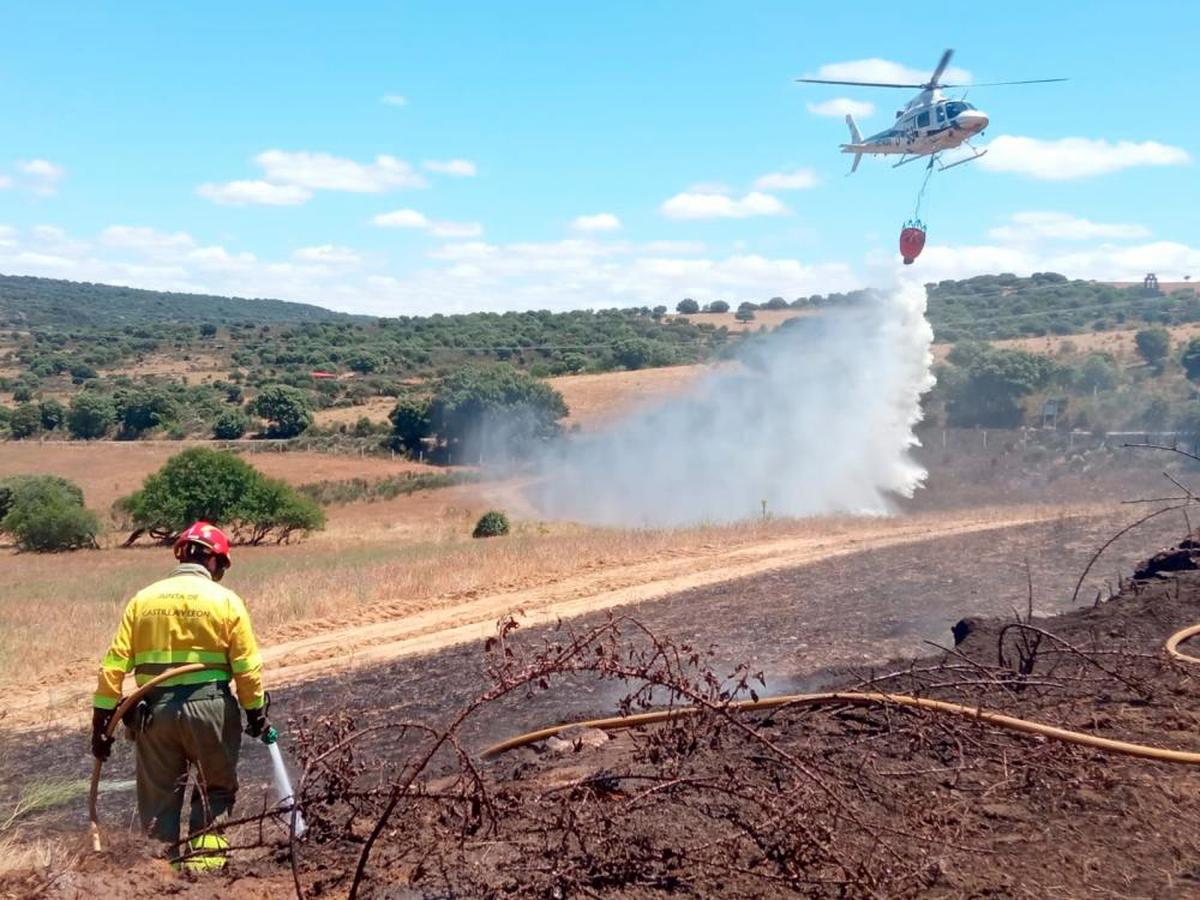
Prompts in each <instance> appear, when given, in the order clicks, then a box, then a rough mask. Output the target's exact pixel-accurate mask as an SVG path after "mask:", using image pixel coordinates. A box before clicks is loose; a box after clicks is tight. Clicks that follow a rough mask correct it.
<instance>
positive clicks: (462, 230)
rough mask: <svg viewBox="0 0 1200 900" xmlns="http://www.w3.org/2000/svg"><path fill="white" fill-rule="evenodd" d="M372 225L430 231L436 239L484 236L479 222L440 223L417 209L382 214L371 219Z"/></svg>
mask: <svg viewBox="0 0 1200 900" xmlns="http://www.w3.org/2000/svg"><path fill="white" fill-rule="evenodd" d="M371 224H373V225H378V226H379V227H380V228H415V229H418V230H420V231H428V232H429V233H430V234H432V235H433V236H434V237H443V238H468V237H479V235H481V234H483V226H482V225H481V224H479V223H478V222H440V221H435V220H433V219H431V218H429V217H428V216H427V215H425V214H424V213H422V212H418V211H417V210H415V209H397V210H393V211H392V212H389V213H380V214H379V215H377V216H373V217H372V218H371Z"/></svg>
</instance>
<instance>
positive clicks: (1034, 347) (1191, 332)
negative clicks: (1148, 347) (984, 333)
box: [933, 322, 1200, 362]
mask: <svg viewBox="0 0 1200 900" xmlns="http://www.w3.org/2000/svg"><path fill="white" fill-rule="evenodd" d="M1143 327H1145V326H1138V327H1137V328H1125V329H1121V330H1120V331H1091V332H1087V333H1086V334H1063V335H1058V334H1056V335H1047V336H1045V337H1027V338H1009V339H1006V340H1002V341H991V344H992V346H993V347H1006V348H1010V349H1015V350H1024V351H1026V352H1028V353H1041V354H1043V355H1045V356H1078V355H1084V354H1088V353H1111V354H1112V355H1113V356H1114V357H1115V358H1117V359H1119V360H1122V361H1125V362H1133V361H1136V360H1138V359H1139V357H1138V353H1137V346H1136V344H1135V343H1134V336H1135V335H1136V334H1137V333H1138V331H1140V330H1141V328H1143ZM1166 328H1167V331H1169V332H1170V333H1171V344H1172V345H1173V346H1176V347H1178V346H1180V345H1182V344H1183V343H1185V342H1187V341H1189V340H1191V339H1192V338H1194V337H1197V336H1200V322H1185V323H1183V324H1182V325H1169V326H1166ZM953 346H954V345H953V344H935V345H934V348H933V355H934V358H935V359H937V360H938V361H939V362H940V361H942V360H944V359H945V358H946V354H948V353H949V352H950V350H951V348H952V347H953Z"/></svg>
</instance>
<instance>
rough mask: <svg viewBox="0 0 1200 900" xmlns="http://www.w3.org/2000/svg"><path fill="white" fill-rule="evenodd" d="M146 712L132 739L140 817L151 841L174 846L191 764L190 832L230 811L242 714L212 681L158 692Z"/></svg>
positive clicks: (225, 688)
mask: <svg viewBox="0 0 1200 900" xmlns="http://www.w3.org/2000/svg"><path fill="white" fill-rule="evenodd" d="M149 711H150V721H149V723H148V724H147V725H146V726H145V728H143V729H141V730H139V731H138V732H137V734H136V738H135V740H136V746H137V801H138V815H139V817H140V818H141V820H142V828H143V829H144V830H145V831H146V833H148V834H149V835H150V836H151V837H155V838H157V839H158V840H160V841H165V842H167V843H175V842H176V841H178V840H179V826H180V817H181V815H182V811H183V799H184V793H185V791H186V790H187V785H188V770H189V766H190V767H191V768H192V770H193V771H192V782H193V783H192V799H191V810H190V815H189V817H188V829H189V832H191V833H194V832H196V831H199V830H200V829H202V828H205V827H207V826H208V825H210V824H212V823H213V822H214V821H216V820H218V819H221V818H224V817H227V816H228V814H229V812H230V810H232V809H233V801H234V799H235V798H236V797H237V789H238V781H237V763H238V752H239V751H240V750H241V746H242V730H241V729H242V716H241V711H240V709H239V708H238V704H237V701H236V700H235V699H234V698H233V696H232V695H231V694H230V693H229V686H228V685H226V684H216V683H209V684H198V685H188V686H184V687H176V688H166V689H163V690H162V691H156V692H154V694H153V695H152V696H151V698H150V701H149Z"/></svg>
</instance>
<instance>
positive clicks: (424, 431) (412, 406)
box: [388, 397, 432, 455]
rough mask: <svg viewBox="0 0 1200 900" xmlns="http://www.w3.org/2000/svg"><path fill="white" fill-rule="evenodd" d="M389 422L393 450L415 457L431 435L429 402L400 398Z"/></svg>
mask: <svg viewBox="0 0 1200 900" xmlns="http://www.w3.org/2000/svg"><path fill="white" fill-rule="evenodd" d="M388 420H389V421H390V422H391V423H392V438H391V441H390V442H389V443H390V446H391V448H392V449H393V450H399V451H401V452H403V453H407V454H409V455H413V454H415V453H417V452H418V451H419V450H420V449H421V442H422V441H423V440H424V439H425V438H427V437H429V435H430V431H431V428H432V424H431V422H430V420H429V401H428V400H427V399H425V398H423V397H399V398H397V400H396V405H395V406H394V407H393V408H392V411H391V412H390V413H388Z"/></svg>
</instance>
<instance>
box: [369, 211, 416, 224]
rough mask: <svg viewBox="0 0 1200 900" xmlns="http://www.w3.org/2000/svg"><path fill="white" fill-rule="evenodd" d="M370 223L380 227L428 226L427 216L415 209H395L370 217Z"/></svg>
mask: <svg viewBox="0 0 1200 900" xmlns="http://www.w3.org/2000/svg"><path fill="white" fill-rule="evenodd" d="M371 224H373V225H378V226H379V227H380V228H428V227H429V217H428V216H426V215H425V214H424V213H420V212H417V211H416V210H415V209H397V210H393V211H392V212H389V213H379V215H377V216H374V217H372V219H371Z"/></svg>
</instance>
